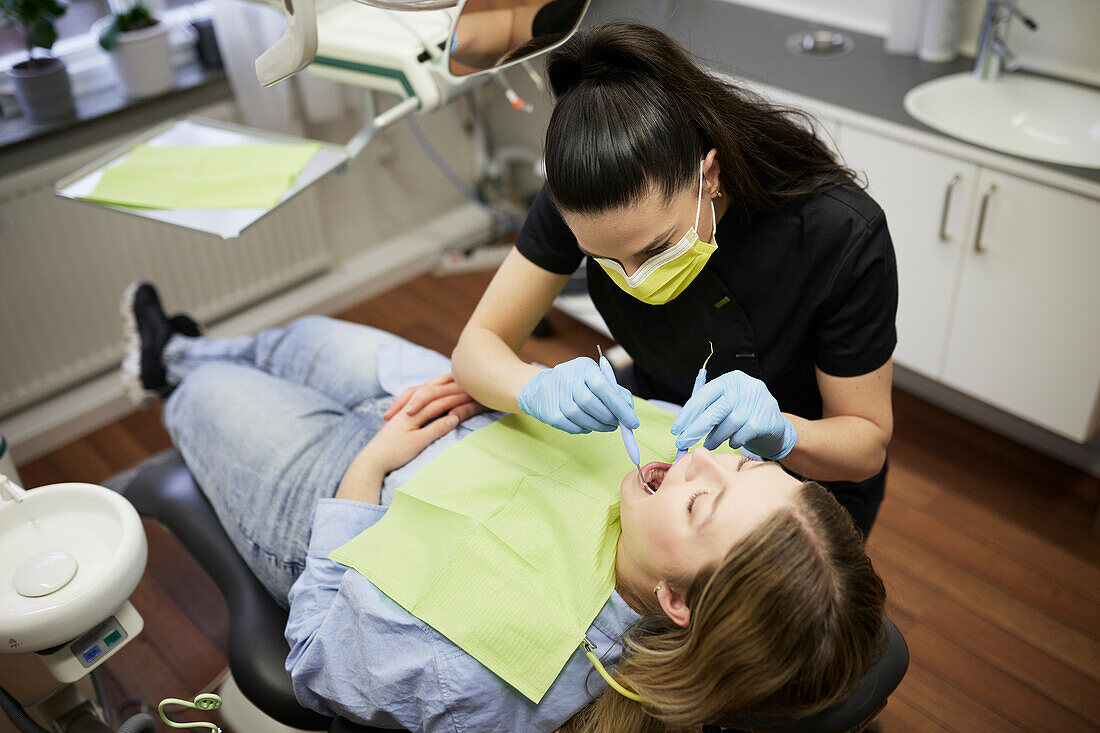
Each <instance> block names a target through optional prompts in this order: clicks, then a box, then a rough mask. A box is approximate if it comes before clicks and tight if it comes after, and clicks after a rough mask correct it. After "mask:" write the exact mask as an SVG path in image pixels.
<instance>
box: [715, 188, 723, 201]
mask: <svg viewBox="0 0 1100 733" xmlns="http://www.w3.org/2000/svg"><path fill="white" fill-rule="evenodd" d="M714 198H716V199H720V198H722V192H721V191H720V190H719V191H715V192H714Z"/></svg>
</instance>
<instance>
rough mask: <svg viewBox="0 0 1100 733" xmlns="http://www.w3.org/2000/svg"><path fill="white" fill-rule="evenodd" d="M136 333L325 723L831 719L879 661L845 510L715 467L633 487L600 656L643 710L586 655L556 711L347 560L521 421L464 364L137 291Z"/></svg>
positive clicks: (463, 725) (465, 725)
mask: <svg viewBox="0 0 1100 733" xmlns="http://www.w3.org/2000/svg"><path fill="white" fill-rule="evenodd" d="M123 314H124V318H125V320H126V328H127V332H128V338H129V341H130V343H129V347H128V355H127V359H126V361H125V362H124V368H123V380H124V383H125V384H126V385H127V389H128V391H129V392H130V394H131V396H133V397H135V398H137V399H140V398H141V397H143V396H147V395H157V396H162V397H163V396H166V397H167V399H166V402H165V405H164V422H165V425H166V427H167V428H168V431H169V432H170V434H171V435H172V439H173V441H174V443H175V444H176V446H177V447H178V449H179V451H180V452H181V454H182V455H183V457H184V459H185V461H186V463H187V465H188V467H189V468H190V469H191V471H192V473H193V474H194V475H195V478H196V480H197V482H198V484H199V485H200V486H201V487H202V488H203V491H204V492H205V493H206V495H207V497H208V498H209V500H210V503H211V504H212V505H213V506H214V509H215V511H216V512H217V514H218V517H219V519H220V521H221V523H222V524H223V525H224V527H225V530H226V532H227V533H228V534H229V536H230V537H231V539H232V540H233V542H234V544H235V546H236V548H237V550H238V551H239V552H240V554H241V556H242V557H243V558H244V559H245V561H246V562H247V563H248V564H249V566H250V567H251V568H252V570H253V572H254V573H255V574H256V576H257V577H258V578H259V579H260V581H261V582H262V583H263V584H264V586H265V587H266V588H267V589H268V591H269V592H270V593H271V594H272V596H273V597H274V598H275V599H276V600H277V601H278V602H279V603H281V604H283V605H287V606H288V607H289V612H290V615H289V622H288V625H287V628H286V637H287V641H288V642H289V644H290V647H291V652H290V656H289V657H288V659H287V662H286V667H287V671H288V672H289V674H290V675H291V678H292V680H293V683H294V689H295V693H296V695H297V697H298V700H299V701H300V702H301V703H302V704H303V705H305V706H307V707H310V708H313V709H314V710H317V711H319V712H321V713H325V714H329V715H340V716H343V717H346V718H349V719H351V720H355V721H360V722H363V723H367V724H371V725H376V726H380V727H404V728H406V729H409V730H468V731H553V730H558V729H562V730H568V731H626V730H630V731H648V730H652V731H680V730H693V729H697V728H698V727H699V726H701V725H703V724H721V723H722V722H723V721H726V720H729V719H730V718H731V716H734V715H737V714H739V713H746V712H751V713H760V714H774V715H788V716H800V715H808V714H811V713H814V712H817V711H819V710H822V709H824V708H825V707H827V706H828V705H830V704H831V703H833V702H835V701H837V700H839V699H841V698H843V697H844V696H845V695H846V694H847V693H848V692H849V691H850V690H851V689H852V687H853V686H854V685H855V683H856V682H857V681H858V680H859V678H860V677H861V676H862V675H863V674H864V672H865V671H866V670H867V669H868V667H869V666H870V665H871V663H872V661H873V657H874V654H875V650H876V646H877V643H878V641H879V639H880V634H881V631H882V613H883V602H884V592H883V586H882V583H881V581H880V579H879V578H878V576H877V574H876V573H875V571H874V569H873V568H872V567H871V563H870V561H869V560H868V559H867V557H866V555H865V554H864V552H863V548H862V546H861V540H860V536H859V534H858V533H857V531H856V530H855V528H854V526H853V525H852V522H851V519H850V518H849V516H848V515H847V513H846V512H845V511H844V510H843V509H842V508H841V507H840V506H839V504H837V503H836V501H835V500H834V499H833V498H832V497H831V496H830V495H829V494H828V492H827V491H825V490H824V489H823V488H822V487H820V486H819V485H817V484H815V483H813V482H803V481H799V480H798V479H796V478H793V477H791V476H789V475H788V474H786V473H785V472H784V471H783V470H782V468H780V467H779V466H778V465H777V464H772V463H760V462H754V461H748V460H746V459H744V458H742V457H741V456H738V455H736V454H728V453H727V454H719V453H710V452H708V451H706V450H704V449H702V448H699V449H697V450H695V451H693V452H691V453H689V454H688V455H687V456H685V457H684V458H682V459H681V460H679V461H677V462H676V463H675V464H673V465H669V464H657V463H655V464H650V465H648V466H646V469H645V470H646V474H647V475H646V479H647V480H648V481H650V482H651V483H655V484H657V485H658V488H657V491H656V493H654V494H650V493H649V492H647V491H646V490H645V489H644V488H643V487H642V486H641V484H640V482H639V480H638V476H637V472H635V471H634V470H633V469H631V471H630V472H629V473H627V474H626V475H625V476H622V478H621V481H620V483H619V487H618V496H617V497H615V501H616V503H617V504H618V520H619V522H620V523H621V533H618V536H617V537H613V538H612V540H613V542H612V547H613V550H612V552H613V579H612V580H613V586H614V587H613V590H612V591H611V592H610V597H607V596H603V598H606V602H604V603H603V606H602V608H599V609H598V613H597V614H596V616H595V618H594V619H590V621H591V623H590V626H589V627H588V630H587V632H585V634H584V636H585V639H586V641H589V642H590V643H591V645H592V646H594V647H595V649H596V650H597V651H596V655H597V656H598V657H599V658H600V660H602V664H603V665H604V666H606V667H607V669H608V670H609V671H610V672H611V675H612V677H613V678H614V680H615V681H616V683H617V684H618V686H619V688H620V689H621V690H622V691H623V692H624V693H626V694H625V695H624V694H620V693H619V692H616V691H615V690H613V689H611V688H609V687H608V685H607V684H606V683H605V682H604V680H603V679H601V677H600V676H599V675H598V674H595V673H594V670H593V666H592V664H591V663H590V661H589V659H588V658H587V657H586V655H585V653H584V650H583V649H579V648H578V649H577V650H576V653H574V654H572V656H570V657H569V658H568V659H567V661H565V663H564V666H562V667H561V669H560V672H558V673H557V675H556V678H554V679H553V681H552V684H550V686H549V688H548V689H546V690H545V693H544V694H542V695H541V696H540V697H539V698H538V701H537V703H536V702H534V701H533V700H532V699H531V696H530V695H529V694H526V695H525V694H521V693H520V692H519V691H518V690H517V689H516V688H515V687H514V686H513V685H510V684H508V683H507V682H505V681H504V680H503V679H502V678H501V677H500V676H498V675H497V674H495V673H494V672H493V671H491V670H490V669H489V668H487V667H486V666H484V665H483V664H481V663H480V662H479V661H478V660H477V659H475V658H474V657H473V656H471V655H470V654H468V653H467V652H466V651H464V649H463V648H461V647H460V646H459V645H457V644H456V643H454V642H453V641H452V639H451V638H449V637H448V636H447V635H444V634H442V633H440V632H439V631H437V629H436V628H433V626H432V625H430V624H428V623H425V622H424V621H423V620H422V619H420V618H418V617H417V616H416V615H414V614H413V613H410V612H409V611H408V610H406V608H404V607H403V606H402V605H400V604H399V603H397V602H395V601H394V600H393V599H391V598H390V597H389V596H387V595H386V594H384V593H382V592H381V591H380V590H379V589H378V587H376V585H375V584H373V583H372V582H371V581H369V580H368V579H367V578H366V577H365V576H364V574H362V573H361V572H357V571H356V570H355V569H351V568H349V567H348V565H345V564H342V563H340V562H337V561H335V560H333V559H331V558H330V553H332V552H333V551H334V550H337V548H340V547H341V546H343V545H345V544H346V543H349V541H351V540H353V539H354V538H356V537H358V536H360V534H361V533H363V531H364V530H366V529H367V528H368V527H372V525H375V524H376V523H378V522H379V520H381V519H382V518H383V516H384V515H385V514H386V512H387V509H388V507H389V506H390V505H391V502H393V500H394V492H395V490H400V488H401V487H402V486H403V485H405V484H406V483H410V482H412V483H415V477H416V476H417V474H418V473H419V472H421V471H427V470H429V469H428V466H429V464H431V463H432V462H433V461H434V460H436V459H439V458H440V457H441V455H442V454H443V453H444V452H445V451H447V450H448V449H451V448H455V449H456V452H454V453H452V454H449V455H451V456H452V457H453V456H455V455H459V453H458V450H460V449H461V448H462V445H461V441H462V440H463V439H464V438H466V437H467V436H470V435H471V434H472V433H473V432H474V431H478V430H486V429H488V428H489V426H491V425H493V423H495V422H496V421H497V420H500V419H501V418H502V417H503V416H502V415H501V414H499V413H486V412H485V410H484V408H482V407H481V406H480V405H477V404H476V403H475V402H473V401H472V400H471V399H470V398H469V397H468V396H467V395H466V394H465V393H463V392H462V391H461V389H460V388H459V387H458V386H457V385H456V384H455V383H454V381H453V380H452V379H451V378H450V375H449V373H448V371H449V364H448V361H447V360H446V359H445V358H444V357H442V356H441V355H439V354H436V353H435V352H431V351H428V350H427V349H423V348H421V347H418V346H415V345H413V344H410V343H408V342H406V341H403V340H401V339H399V338H397V337H395V336H393V335H390V334H387V333H385V332H383V331H380V330H377V329H374V328H370V327H367V326H361V325H356V324H351V323H347V322H342V321H337V320H332V319H328V318H323V317H316V316H311V317H306V318H301V319H299V320H297V321H295V322H293V323H291V324H290V325H289V326H287V327H286V328H284V329H276V330H270V331H264V332H261V333H259V334H256V335H254V336H242V337H239V338H231V339H206V338H203V337H201V336H198V335H197V334H198V329H197V327H196V326H195V325H194V323H193V321H190V319H188V318H187V317H186V316H174V317H173V318H171V319H169V318H167V317H166V316H165V315H164V314H163V312H162V311H161V308H160V303H159V300H158V299H157V297H156V293H155V291H153V290H152V288H151V286H148V285H142V286H141V287H132V288H131V289H130V290H128V291H127V294H126V296H125V300H124V308H123ZM586 437H587V436H574V437H572V438H571V439H572V440H585V439H586ZM470 442H471V443H472V442H473V441H470ZM435 465H436V466H438V465H439V464H435ZM616 480H618V478H616ZM380 527H381V525H380V526H379V528H380ZM416 541H417V540H416V538H415V537H410V542H411V543H412V544H411V545H410V547H413V546H415V544H416ZM588 622H589V619H586V620H584V623H588ZM638 698H640V701H639V699H638Z"/></svg>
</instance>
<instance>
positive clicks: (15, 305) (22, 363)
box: [0, 140, 334, 417]
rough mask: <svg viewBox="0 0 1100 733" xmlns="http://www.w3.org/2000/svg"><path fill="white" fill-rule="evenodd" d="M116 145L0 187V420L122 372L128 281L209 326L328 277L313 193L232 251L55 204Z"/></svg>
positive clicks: (201, 238)
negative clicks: (65, 181)
mask: <svg viewBox="0 0 1100 733" xmlns="http://www.w3.org/2000/svg"><path fill="white" fill-rule="evenodd" d="M119 142H120V141H119V140H113V141H110V142H109V143H104V144H102V145H97V146H94V147H91V148H87V149H85V150H82V151H81V152H80V153H79V154H74V155H71V156H64V157H62V158H55V159H53V160H51V161H50V162H48V163H46V164H43V165H41V166H35V167H32V168H30V169H27V170H25V171H20V172H17V173H15V174H12V175H9V176H6V177H3V178H0V417H3V416H5V415H9V414H11V413H13V412H15V411H17V410H19V409H21V408H24V407H26V406H27V405H30V404H32V403H34V402H37V401H40V400H43V399H46V398H48V397H50V396H52V395H54V394H56V393H58V392H60V391H62V390H64V389H66V388H67V387H70V386H72V385H73V384H76V383H78V382H80V381H83V380H86V379H88V378H90V377H93V376H96V375H99V374H102V373H104V372H106V371H109V370H111V369H114V368H115V367H117V365H118V363H119V361H120V359H121V356H122V333H121V330H120V325H119V315H118V302H119V297H120V295H121V294H122V291H123V289H124V288H125V287H126V285H127V284H128V283H130V282H131V281H133V280H136V279H146V280H150V281H152V282H154V283H156V285H157V287H158V289H159V290H160V292H161V295H162V297H163V299H164V301H165V305H166V307H167V308H168V309H169V311H170V312H171V311H174V310H186V311H187V312H189V313H191V314H192V315H194V316H195V317H196V318H197V319H198V320H199V321H200V322H209V321H213V320H216V319H218V318H220V317H223V316H225V315H227V314H229V313H231V312H233V311H236V310H239V309H242V308H244V307H246V306H248V305H250V304H252V303H254V302H256V301H259V300H261V299H264V298H265V297H268V296H270V295H271V294H272V293H275V292H277V291H279V290H282V289H285V288H288V287H290V286H292V285H294V284H295V283H297V282H300V281H302V280H305V279H307V278H309V277H311V276H314V275H316V274H318V273H321V272H323V271H325V270H327V269H329V268H330V267H331V266H332V263H333V260H334V257H333V255H332V253H331V251H330V249H329V247H328V245H327V244H326V242H327V238H326V237H325V236H323V234H322V231H321V226H322V221H321V218H322V217H321V215H320V207H319V203H318V199H317V197H316V193H315V192H311V191H306V192H304V193H302V194H300V195H299V196H297V197H296V198H295V199H293V200H291V201H290V202H289V203H287V204H286V205H284V206H282V207H281V208H279V209H277V210H276V211H275V212H273V213H272V214H269V215H268V216H267V217H266V218H265V219H262V220H261V221H260V222H258V223H257V224H255V225H254V226H253V227H252V228H250V229H249V230H247V231H246V232H245V233H244V235H242V236H241V237H240V238H238V239H235V240H229V241H225V240H221V239H217V238H215V237H212V236H208V235H204V234H198V233H193V232H189V231H187V230H184V229H179V228H176V227H172V226H169V225H166V224H160V223H156V222H151V221H148V220H145V219H141V218H138V217H131V216H127V215H125V214H121V213H118V212H114V211H109V210H106V209H103V208H102V207H99V206H94V205H91V204H86V203H82V202H76V201H71V200H68V199H62V198H59V197H56V196H55V195H54V194H53V183H54V181H56V180H58V179H60V178H62V177H63V176H65V175H66V174H68V173H70V172H71V171H73V170H76V169H77V168H79V167H81V166H83V165H85V164H87V163H88V162H90V161H91V160H94V159H95V158H97V157H99V156H101V155H103V154H105V153H106V152H108V151H109V150H111V149H112V148H114V147H115V146H117V145H118V144H119Z"/></svg>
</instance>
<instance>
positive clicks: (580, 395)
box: [519, 356, 640, 435]
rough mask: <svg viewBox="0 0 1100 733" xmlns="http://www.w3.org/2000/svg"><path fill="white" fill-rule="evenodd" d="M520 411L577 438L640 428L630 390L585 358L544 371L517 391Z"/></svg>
mask: <svg viewBox="0 0 1100 733" xmlns="http://www.w3.org/2000/svg"><path fill="white" fill-rule="evenodd" d="M519 409H521V410H523V411H524V412H526V413H527V414H528V415H530V416H531V417H533V418H536V419H538V420H541V421H542V422H544V423H546V424H547V425H552V426H554V427H555V428H557V429H558V430H564V431H565V432H567V433H570V434H573V435H576V434H578V433H590V432H592V431H593V430H595V431H596V432H600V433H607V432H610V431H612V430H617V429H618V428H619V422H620V421H622V423H623V424H624V425H626V426H627V427H628V428H631V429H634V428H636V427H638V425H640V423H639V422H638V416H637V415H636V414H635V413H634V397H633V396H632V395H631V394H630V390H628V389H626V388H624V387H620V386H619V385H617V384H612V383H611V382H609V381H608V380H607V377H605V376H604V375H603V373H602V372H601V371H600V368H599V366H597V365H596V362H594V361H592V360H591V359H589V358H588V357H587V356H581V357H578V358H576V359H574V360H573V361H567V362H565V363H564V364H558V365H557V366H556V367H554V368H553V369H543V370H542V371H541V372H539V373H538V374H536V375H535V376H533V377H531V379H530V380H528V382H527V384H525V385H523V389H521V390H520V392H519Z"/></svg>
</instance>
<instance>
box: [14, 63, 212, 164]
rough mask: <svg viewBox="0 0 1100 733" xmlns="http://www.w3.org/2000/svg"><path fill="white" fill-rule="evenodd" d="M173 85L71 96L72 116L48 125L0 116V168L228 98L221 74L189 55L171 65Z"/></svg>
mask: <svg viewBox="0 0 1100 733" xmlns="http://www.w3.org/2000/svg"><path fill="white" fill-rule="evenodd" d="M175 81H176V84H175V86H174V87H173V88H172V89H171V90H169V91H167V92H165V93H164V94H160V95H157V96H155V97H146V98H144V99H127V98H126V97H125V96H123V94H122V91H121V90H120V89H119V88H118V87H117V86H110V87H107V88H104V89H100V90H99V91H96V92H91V93H88V94H84V95H82V96H79V97H77V98H76V117H75V118H74V119H71V120H66V121H65V122H59V123H56V124H53V125H33V124H31V123H29V122H27V121H26V120H25V119H24V118H23V117H13V118H11V119H7V120H0V171H3V172H4V173H5V174H7V173H13V172H15V171H16V170H19V169H21V168H26V167H28V166H31V165H34V164H36V163H40V162H42V161H44V160H48V159H50V158H54V157H57V156H58V155H64V154H66V153H69V152H72V151H74V150H77V149H79V148H82V147H85V146H87V145H92V144H95V143H97V142H100V141H102V140H106V139H108V138H110V137H114V136H116V135H122V134H125V133H127V132H134V133H136V132H137V131H138V129H139V128H141V127H144V126H148V125H152V124H156V123H157V122H159V121H161V120H164V119H168V118H169V117H172V116H175V115H179V114H185V113H186V112H188V111H189V110H191V109H194V108H196V107H200V106H202V105H205V104H211V103H213V102H218V101H222V100H225V99H230V98H232V92H231V90H230V88H229V82H228V80H227V79H226V77H225V74H224V73H223V72H222V71H220V70H218V71H205V70H204V69H202V67H201V66H199V64H198V63H197V62H195V61H192V62H190V63H188V64H186V65H184V66H180V67H177V68H176V70H175Z"/></svg>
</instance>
